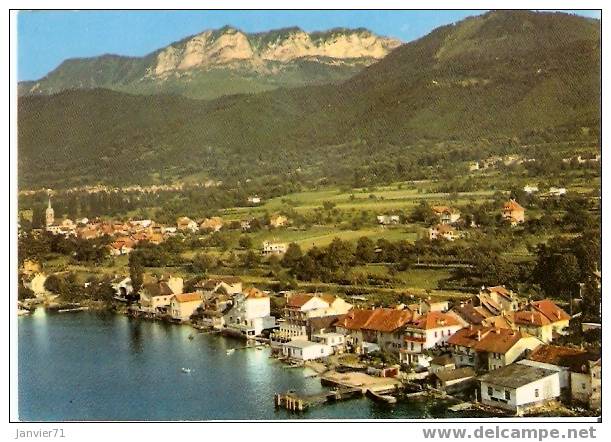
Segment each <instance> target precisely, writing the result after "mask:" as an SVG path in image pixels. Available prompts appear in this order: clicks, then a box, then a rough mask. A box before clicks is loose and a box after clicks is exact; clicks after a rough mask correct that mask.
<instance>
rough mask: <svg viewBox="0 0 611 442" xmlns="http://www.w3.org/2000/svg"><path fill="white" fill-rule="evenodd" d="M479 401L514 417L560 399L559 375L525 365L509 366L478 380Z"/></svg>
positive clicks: (552, 371)
mask: <svg viewBox="0 0 611 442" xmlns="http://www.w3.org/2000/svg"><path fill="white" fill-rule="evenodd" d="M479 382H480V401H481V402H482V404H484V405H489V406H492V407H498V408H502V409H505V410H508V411H512V412H514V413H516V414H522V413H523V412H524V411H526V410H529V409H532V408H536V407H538V406H541V405H545V404H546V403H549V402H550V401H554V400H556V399H558V398H559V397H560V379H559V376H558V372H557V371H555V370H548V369H545V368H541V367H531V366H529V365H524V364H510V365H507V366H505V367H501V368H497V369H495V370H492V371H490V372H489V373H486V374H484V375H483V376H480V377H479Z"/></svg>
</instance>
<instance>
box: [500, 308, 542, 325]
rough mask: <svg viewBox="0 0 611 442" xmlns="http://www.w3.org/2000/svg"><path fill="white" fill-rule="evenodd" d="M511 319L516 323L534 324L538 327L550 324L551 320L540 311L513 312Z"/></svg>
mask: <svg viewBox="0 0 611 442" xmlns="http://www.w3.org/2000/svg"><path fill="white" fill-rule="evenodd" d="M509 319H510V320H511V321H513V323H514V324H522V325H534V326H536V327H543V326H544V325H549V324H550V320H549V319H547V317H546V316H545V315H544V314H543V313H541V312H538V311H519V312H511V314H510V315H509Z"/></svg>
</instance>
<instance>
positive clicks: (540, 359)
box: [520, 345, 601, 410]
mask: <svg viewBox="0 0 611 442" xmlns="http://www.w3.org/2000/svg"><path fill="white" fill-rule="evenodd" d="M520 364H525V365H530V366H533V367H541V368H546V369H548V370H555V371H557V372H558V376H559V380H560V390H561V392H562V394H563V397H564V398H565V399H567V400H568V401H570V402H572V403H576V404H579V405H586V406H588V407H589V408H591V409H594V410H596V409H600V387H601V378H600V371H601V360H600V353H594V352H589V351H587V350H583V349H581V348H574V347H565V346H558V345H541V346H539V347H537V348H536V349H535V350H534V351H533V352H532V353H531V354H530V355H529V356H528V358H526V359H524V360H522V361H520Z"/></svg>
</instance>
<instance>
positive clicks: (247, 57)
mask: <svg viewBox="0 0 611 442" xmlns="http://www.w3.org/2000/svg"><path fill="white" fill-rule="evenodd" d="M400 44H401V42H400V41H399V40H396V39H392V38H386V37H380V36H377V35H375V34H373V33H371V32H370V31H368V30H366V29H343V28H342V29H333V30H330V31H325V32H313V33H307V32H305V31H303V30H301V29H299V28H287V29H280V30H274V31H269V32H262V33H255V34H248V33H245V32H242V31H240V30H239V29H236V28H232V27H228V26H227V27H224V28H221V29H218V30H208V31H204V32H202V33H200V34H197V35H195V36H192V37H188V38H185V39H183V40H181V41H179V42H176V43H173V44H171V45H169V46H167V47H165V48H162V49H159V50H157V51H155V52H153V53H151V54H149V55H147V56H145V57H119V56H112V55H105V56H101V57H93V58H88V59H74V60H67V61H65V62H64V63H62V64H61V65H60V66H59V67H58V68H57V69H55V70H54V71H53V72H51V73H50V74H49V75H47V76H46V77H44V78H42V79H40V80H38V81H35V82H24V83H22V84H21V85H20V93H21V94H22V95H31V94H51V93H57V92H60V91H62V90H65V89H88V88H95V87H104V88H109V89H114V90H120V91H124V92H131V93H140V94H151V93H159V92H171V93H180V94H183V95H186V96H191V97H195V98H214V97H216V96H220V95H225V94H231V93H240V92H258V91H261V90H269V89H274V88H276V87H280V86H285V87H291V86H302V85H306V84H321V83H325V82H331V81H338V80H344V79H346V78H349V77H350V76H352V75H354V74H355V73H357V72H358V71H359V70H360V69H362V68H364V67H366V66H368V65H370V64H372V63H374V62H375V61H377V60H379V59H381V58H383V57H384V56H386V55H387V54H388V53H389V52H390V51H391V50H393V49H394V48H396V47H397V46H399V45H400ZM219 71H221V72H222V71H229V72H225V74H226V75H224V78H223V75H220V73H219Z"/></svg>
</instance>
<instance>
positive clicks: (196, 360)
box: [18, 309, 459, 421]
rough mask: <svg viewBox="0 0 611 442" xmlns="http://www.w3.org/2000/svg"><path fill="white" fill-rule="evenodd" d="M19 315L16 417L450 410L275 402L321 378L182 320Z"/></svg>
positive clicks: (430, 405) (316, 387) (442, 411)
mask: <svg viewBox="0 0 611 442" xmlns="http://www.w3.org/2000/svg"><path fill="white" fill-rule="evenodd" d="M18 322H19V326H18V328H19V341H18V343H19V395H18V397H19V418H20V420H23V421H52V420H171V421H174V420H219V419H227V420H238V419H265V420H272V419H333V420H338V419H373V418H383V419H392V418H403V419H405V418H431V417H443V416H448V417H450V414H449V412H448V411H447V410H446V406H447V404H446V403H444V402H439V401H433V400H430V399H416V400H410V401H409V402H400V403H399V404H397V405H395V406H388V405H383V404H377V403H374V402H372V401H370V400H369V399H367V398H360V399H353V400H348V401H345V402H339V403H334V404H329V405H324V406H320V407H314V408H311V409H310V410H308V411H306V412H304V413H302V414H290V413H288V412H287V411H286V410H276V409H275V408H274V404H273V396H274V393H276V392H284V391H286V390H289V389H294V390H296V391H298V392H304V393H316V392H319V391H322V390H323V387H322V386H321V384H320V380H319V379H318V378H316V377H309V375H311V374H312V372H311V371H310V370H308V369H301V368H297V369H296V368H292V369H287V368H284V366H283V365H282V364H281V363H280V362H278V361H276V360H274V359H271V358H270V357H269V349H267V348H266V349H265V350H263V351H259V350H255V349H248V350H237V351H235V352H234V353H233V354H231V355H227V353H226V350H227V349H230V348H234V347H239V346H242V345H244V343H243V342H242V341H239V340H234V339H231V338H226V337H220V336H216V335H206V334H202V333H197V332H196V330H194V329H193V328H191V327H189V326H180V325H172V324H166V323H161V322H151V321H144V320H138V319H132V318H128V317H125V316H121V315H117V314H114V313H108V312H79V313H50V312H45V311H44V310H42V309H38V310H36V312H35V313H34V314H33V315H31V316H26V317H20V318H19V320H18ZM191 334H193V336H194V339H192V340H190V339H188V336H189V335H191ZM182 367H188V368H190V369H191V373H189V374H185V373H183V372H182V370H181V368H182ZM451 417H459V416H457V415H456V414H455V413H452V414H451Z"/></svg>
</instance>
